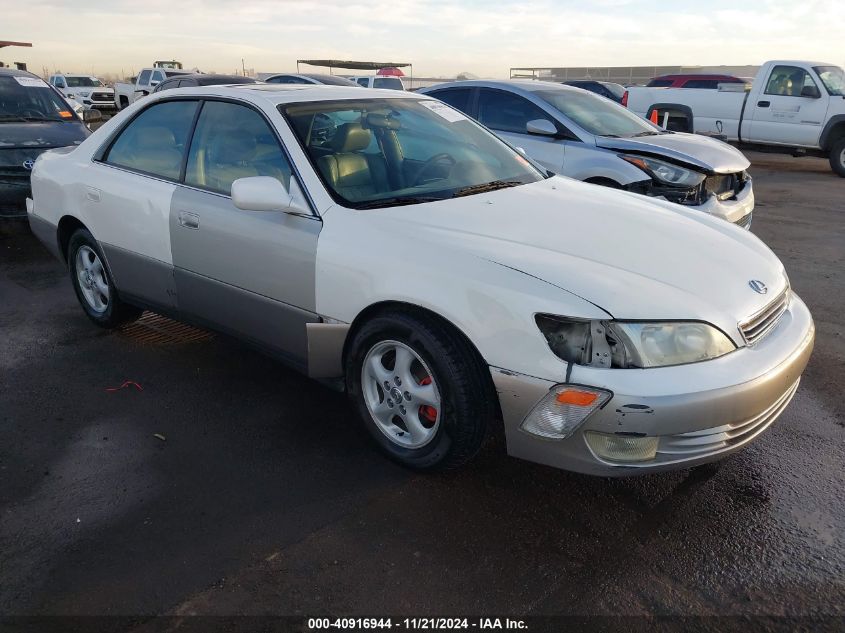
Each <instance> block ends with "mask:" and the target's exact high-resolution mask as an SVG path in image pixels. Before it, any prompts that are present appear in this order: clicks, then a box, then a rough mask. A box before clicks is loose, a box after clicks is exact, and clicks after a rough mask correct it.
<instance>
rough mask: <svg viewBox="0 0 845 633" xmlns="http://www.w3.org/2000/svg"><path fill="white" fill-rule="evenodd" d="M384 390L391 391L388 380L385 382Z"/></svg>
mask: <svg viewBox="0 0 845 633" xmlns="http://www.w3.org/2000/svg"><path fill="white" fill-rule="evenodd" d="M384 388H385V389H390V383H389V382H387V381H386V380H385V381H384Z"/></svg>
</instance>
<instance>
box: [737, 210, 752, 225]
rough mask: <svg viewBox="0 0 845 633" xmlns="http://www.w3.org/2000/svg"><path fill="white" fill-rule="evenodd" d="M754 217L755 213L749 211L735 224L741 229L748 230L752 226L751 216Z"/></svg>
mask: <svg viewBox="0 0 845 633" xmlns="http://www.w3.org/2000/svg"><path fill="white" fill-rule="evenodd" d="M752 215H753V212H752V211H749V212H748V213H746V214H745V215H744V216H742V217H741V218H740V219H739V220H737V221H736V222H734V224H736V225H737V226H738V227H741V228H743V229H747V228H748V227H749V226H751V216H752Z"/></svg>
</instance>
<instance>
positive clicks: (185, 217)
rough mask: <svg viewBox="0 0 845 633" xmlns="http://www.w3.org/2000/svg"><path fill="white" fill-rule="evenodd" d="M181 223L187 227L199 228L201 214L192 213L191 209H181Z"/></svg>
mask: <svg viewBox="0 0 845 633" xmlns="http://www.w3.org/2000/svg"><path fill="white" fill-rule="evenodd" d="M179 224H181V225H182V226H184V227H185V228H186V229H194V230H197V229H199V228H200V216H198V215H197V214H196V213H191V212H190V211H180V212H179Z"/></svg>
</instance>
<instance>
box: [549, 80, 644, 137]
mask: <svg viewBox="0 0 845 633" xmlns="http://www.w3.org/2000/svg"><path fill="white" fill-rule="evenodd" d="M534 94H536V95H537V96H538V97H540V98H541V99H543V101H545V102H546V103H548V104H549V105H551V106H553V107H555V108H557V109H558V110H560V111H561V113H563V114H564V116H566V117H567V118H569V119H570V120H572V121H573V122H574V123H576V124H577V125H578V126H580V127H581V128H583V129H585V130H586V131H587V132H589V133H590V134H595V135H597V136H613V137H623V138H624V137H631V136H648V135H653V134H661V130H660V129H659V128H657V127H655V126H653V125H651V124H650V123H648V122H647V121H646V120H645V119H641V118H640V117H638V116H637V115H636V114H634V113H633V112H631V111H630V110H628V109H627V108H625V107H624V106H621V105H619V104H618V103H614V102H613V101H610V100H609V99H605V98H603V97H600V96H598V95H595V94H593V93H591V92H580V91H575V90H538V91H537V92H535V93H534Z"/></svg>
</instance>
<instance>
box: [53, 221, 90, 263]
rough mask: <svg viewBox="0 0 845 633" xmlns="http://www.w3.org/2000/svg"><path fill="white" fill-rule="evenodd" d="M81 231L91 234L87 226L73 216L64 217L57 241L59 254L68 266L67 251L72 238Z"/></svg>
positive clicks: (58, 230)
mask: <svg viewBox="0 0 845 633" xmlns="http://www.w3.org/2000/svg"><path fill="white" fill-rule="evenodd" d="M79 229H85V230H86V231H88V232H89V233H90V232H91V229H89V228H88V227H87V226H85V224H83V223H82V221H80V220H79V218H77V217H75V216H72V215H65V216H62V218H61V219H60V220H59V224H58V226H57V228H56V241H57V242H58V245H59V253H60V254H61V256H62V259H63V261H64V262H65V265H66V266H67V263H68V262H67V260H68V252H67V249H68V247H69V246H70V238H71V236H72V235H73V234H74V233H75V232H76V231H78V230H79Z"/></svg>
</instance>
